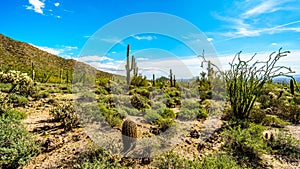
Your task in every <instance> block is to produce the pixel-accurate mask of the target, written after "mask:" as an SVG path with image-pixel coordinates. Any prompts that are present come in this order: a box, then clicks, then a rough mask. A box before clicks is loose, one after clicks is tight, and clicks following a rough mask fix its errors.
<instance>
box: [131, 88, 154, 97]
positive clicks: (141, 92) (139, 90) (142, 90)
mask: <svg viewBox="0 0 300 169" xmlns="http://www.w3.org/2000/svg"><path fill="white" fill-rule="evenodd" d="M135 93H137V94H139V95H141V96H144V97H147V98H149V96H150V92H149V90H148V89H147V88H134V89H132V90H130V91H129V94H130V95H133V94H135Z"/></svg>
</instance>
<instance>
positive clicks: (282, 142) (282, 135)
mask: <svg viewBox="0 0 300 169" xmlns="http://www.w3.org/2000/svg"><path fill="white" fill-rule="evenodd" d="M268 145H269V146H270V147H271V149H272V151H271V153H272V154H276V155H280V156H282V157H287V158H292V159H300V141H299V140H297V139H296V138H294V137H293V136H292V135H291V134H290V133H288V132H283V131H281V132H279V133H278V134H276V135H275V139H273V140H271V141H270V142H268Z"/></svg>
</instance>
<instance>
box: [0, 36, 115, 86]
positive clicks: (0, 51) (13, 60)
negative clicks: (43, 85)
mask: <svg viewBox="0 0 300 169" xmlns="http://www.w3.org/2000/svg"><path fill="white" fill-rule="evenodd" d="M32 65H33V67H34V71H35V79H36V80H37V81H42V80H43V79H44V78H46V77H50V78H49V79H48V81H47V82H54V83H57V82H60V81H61V79H60V77H63V79H64V80H66V79H69V82H70V81H71V80H72V74H73V72H74V68H75V67H76V69H84V70H85V71H87V72H92V73H96V74H97V77H111V76H112V74H111V73H107V72H103V71H100V70H98V69H96V68H94V67H92V66H90V65H88V64H86V63H83V62H79V61H77V60H74V59H65V58H62V57H60V56H57V55H53V54H51V53H48V52H46V51H43V50H41V49H39V48H37V47H35V46H33V45H31V44H28V43H26V42H21V41H18V40H14V39H12V38H10V37H7V36H5V35H3V34H1V33H0V70H2V71H8V70H19V71H22V72H25V73H27V74H28V75H30V76H32ZM66 76H69V77H68V78H67V77H66Z"/></svg>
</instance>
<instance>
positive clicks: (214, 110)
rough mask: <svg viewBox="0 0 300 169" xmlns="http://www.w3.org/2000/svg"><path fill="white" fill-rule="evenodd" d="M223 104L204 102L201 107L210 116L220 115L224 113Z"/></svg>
mask: <svg viewBox="0 0 300 169" xmlns="http://www.w3.org/2000/svg"><path fill="white" fill-rule="evenodd" d="M223 106H224V105H223V104H222V103H221V102H217V101H215V100H209V99H207V100H204V101H203V102H202V103H201V107H202V108H203V109H204V110H205V111H206V112H207V113H208V114H210V115H215V114H220V113H222V111H223Z"/></svg>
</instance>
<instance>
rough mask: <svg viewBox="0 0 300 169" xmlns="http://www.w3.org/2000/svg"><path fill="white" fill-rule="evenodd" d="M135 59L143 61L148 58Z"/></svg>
mask: <svg viewBox="0 0 300 169" xmlns="http://www.w3.org/2000/svg"><path fill="white" fill-rule="evenodd" d="M136 60H137V61H145V60H149V58H136Z"/></svg>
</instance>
